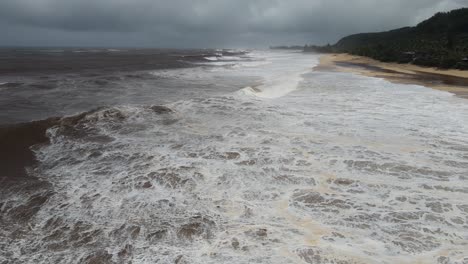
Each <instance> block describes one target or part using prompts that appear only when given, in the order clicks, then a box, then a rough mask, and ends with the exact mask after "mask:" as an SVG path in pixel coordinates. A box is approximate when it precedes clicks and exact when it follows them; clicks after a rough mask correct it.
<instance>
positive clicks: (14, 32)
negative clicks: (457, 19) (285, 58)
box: [0, 0, 468, 47]
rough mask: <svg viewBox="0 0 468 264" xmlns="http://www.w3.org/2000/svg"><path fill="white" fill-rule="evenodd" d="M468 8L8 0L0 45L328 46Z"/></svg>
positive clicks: (399, 2) (365, 1)
mask: <svg viewBox="0 0 468 264" xmlns="http://www.w3.org/2000/svg"><path fill="white" fill-rule="evenodd" d="M463 6H468V0H411V1H408V0H288V1H286V0H237V1H234V0H172V1H163V0H1V1H0V30H1V31H2V32H3V33H4V34H3V36H2V38H1V39H0V44H3V45H56V46H57V45H112V46H119V45H121V46H178V47H180V46H186V47H190V46H194V47H195V46H210V47H213V46H226V45H228V46H249V45H254V46H258V45H267V44H270V43H273V44H275V43H295V42H297V43H300V44H303V43H306V42H319V43H324V42H333V41H336V40H337V39H338V38H339V37H341V36H343V35H347V34H351V33H356V32H363V31H378V30H387V29H391V28H396V27H401V26H406V25H414V24H416V23H418V22H420V21H421V20H423V19H425V18H427V17H430V16H431V15H432V14H434V13H435V12H438V11H446V10H450V9H454V8H459V7H463Z"/></svg>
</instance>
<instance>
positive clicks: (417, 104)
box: [0, 52, 468, 264]
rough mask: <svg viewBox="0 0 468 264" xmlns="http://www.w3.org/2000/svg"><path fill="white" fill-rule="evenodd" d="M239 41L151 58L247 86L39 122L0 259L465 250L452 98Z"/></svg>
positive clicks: (465, 141)
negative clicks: (185, 56)
mask: <svg viewBox="0 0 468 264" xmlns="http://www.w3.org/2000/svg"><path fill="white" fill-rule="evenodd" d="M252 56H254V57H255V58H256V60H255V61H248V62H245V64H241V63H239V62H237V63H235V64H232V63H224V62H223V61H222V60H219V58H218V59H216V60H215V59H212V60H211V61H212V62H207V63H208V64H209V63H217V64H215V65H216V66H217V67H210V68H197V69H182V70H171V71H167V70H165V71H163V70H161V71H155V72H153V73H152V74H154V75H155V76H164V77H165V78H179V79H183V80H193V79H196V78H201V79H202V80H214V79H213V78H214V77H213V76H214V75H216V76H236V77H237V78H242V76H245V77H246V76H257V77H261V78H259V81H257V82H256V83H252V85H251V86H250V87H247V88H244V89H241V90H238V91H235V92H226V93H225V94H224V95H216V96H199V97H194V98H193V99H189V100H179V101H175V102H172V103H169V104H166V105H164V106H151V105H141V106H138V105H121V106H115V107H110V108H104V109H100V110H95V111H91V112H89V113H87V114H86V115H84V116H82V117H80V118H77V119H76V120H74V121H73V122H68V123H67V122H64V123H63V124H62V125H60V126H56V127H53V128H51V129H49V131H48V136H49V137H50V139H51V144H49V145H44V146H41V147H36V148H35V152H36V155H37V157H38V159H39V161H40V163H39V165H38V167H37V168H35V169H34V170H32V171H31V174H33V175H36V176H37V177H39V178H41V179H43V180H44V181H46V182H48V183H49V184H50V186H48V187H47V188H45V189H46V191H37V190H36V191H29V192H27V195H25V194H24V193H21V195H20V194H16V195H15V193H11V194H9V196H8V197H3V200H2V203H0V206H1V210H2V215H3V217H2V223H3V224H4V225H5V226H6V223H8V228H4V229H2V230H1V231H0V236H1V237H3V238H2V240H0V252H3V253H0V262H2V261H3V262H4V263H86V262H88V263H112V262H114V263H129V262H132V263H179V264H180V263H343V264H344V263H468V133H467V132H468V104H467V101H466V100H464V99H460V98H457V97H454V96H453V95H451V94H449V93H445V92H439V91H435V90H431V89H427V88H424V87H420V86H412V85H401V84H392V83H389V82H387V81H384V80H381V79H375V78H367V77H359V76H356V75H352V74H347V73H334V72H333V73H332V72H330V73H328V72H313V71H312V67H313V66H314V65H315V64H317V61H318V56H316V55H304V54H299V53H289V52H285V53H270V52H254V53H253V55H252ZM230 61H232V60H230ZM220 74H221V75H220ZM210 78H211V79H210ZM216 80H217V81H219V82H222V78H219V79H216ZM41 190H42V189H41ZM29 207H30V208H36V209H37V210H36V212H35V213H34V214H32V216H31V215H28V214H27V213H25V212H24V211H25V210H26V209H27V208H29ZM25 208H26V209H25ZM27 210H29V209H27ZM27 210H26V211H27ZM25 214H26V220H24V221H26V223H27V224H24V223H23V222H24V221H23V220H22V219H24V218H25ZM15 219H16V220H15Z"/></svg>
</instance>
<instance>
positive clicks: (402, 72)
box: [314, 54, 468, 98]
mask: <svg viewBox="0 0 468 264" xmlns="http://www.w3.org/2000/svg"><path fill="white" fill-rule="evenodd" d="M314 69H315V70H317V71H342V72H353V73H358V74H362V75H365V76H369V77H378V78H384V79H386V80H389V81H391V82H394V83H405V84H417V85H423V86H426V87H430V88H434V89H437V90H442V91H447V92H451V93H454V94H456V95H457V96H459V97H463V98H468V71H460V70H441V69H436V68H429V67H420V66H416V65H412V64H397V63H385V62H380V61H376V60H373V59H370V58H367V57H361V56H354V55H350V54H326V55H323V56H322V57H321V58H320V64H319V65H318V66H317V67H315V68H314Z"/></svg>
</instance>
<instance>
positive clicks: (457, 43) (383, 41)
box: [304, 8, 468, 70]
mask: <svg viewBox="0 0 468 264" xmlns="http://www.w3.org/2000/svg"><path fill="white" fill-rule="evenodd" d="M304 50H305V51H316V52H335V53H350V54H353V55H360V56H366V57H370V58H373V59H376V60H379V61H383V62H398V63H413V64H416V65H421V66H430V67H439V68H456V69H463V70H468V8H462V9H457V10H453V11H450V12H446V13H437V14H436V15H434V16H433V17H432V18H430V19H428V20H426V21H423V22H421V23H419V24H418V25H417V26H415V27H405V28H400V29H395V30H391V31H387V32H380V33H362V34H356V35H351V36H347V37H345V38H343V39H341V40H340V41H338V42H337V43H336V44H335V45H327V46H306V47H305V48H304Z"/></svg>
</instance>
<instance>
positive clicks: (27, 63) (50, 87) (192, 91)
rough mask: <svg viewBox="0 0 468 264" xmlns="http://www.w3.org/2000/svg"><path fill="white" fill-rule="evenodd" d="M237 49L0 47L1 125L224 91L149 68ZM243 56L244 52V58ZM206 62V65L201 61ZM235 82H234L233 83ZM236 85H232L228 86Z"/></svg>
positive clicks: (183, 64) (189, 63)
mask: <svg viewBox="0 0 468 264" xmlns="http://www.w3.org/2000/svg"><path fill="white" fill-rule="evenodd" d="M223 55H224V56H230V55H231V56H246V52H245V51H235V50H210V49H205V50H169V49H127V50H117V49H58V48H54V49H44V48H35V49H26V48H22V49H5V48H4V49H0V125H5V124H12V123H20V122H28V121H32V120H39V119H44V118H48V117H52V116H63V115H70V114H74V113H78V112H83V111H88V110H90V109H93V108H96V107H101V106H111V105H121V104H148V103H149V104H162V103H167V102H170V101H175V100H180V99H183V98H191V97H193V96H195V95H196V94H199V93H205V92H216V90H218V92H222V91H220V90H221V89H223V87H220V86H217V85H216V84H214V83H209V81H210V80H209V81H205V82H204V81H200V82H199V81H197V80H188V82H187V83H184V82H183V80H177V81H176V82H175V81H174V79H170V78H165V77H164V76H161V75H158V74H154V73H153V71H155V70H156V71H159V72H161V71H162V70H170V69H187V68H195V67H203V65H201V64H203V63H206V62H209V60H207V59H206V58H210V57H216V56H223ZM246 59H247V58H246ZM205 67H206V65H205ZM238 85H243V84H236V85H234V86H235V87H237V86H238ZM231 89H234V88H231Z"/></svg>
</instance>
